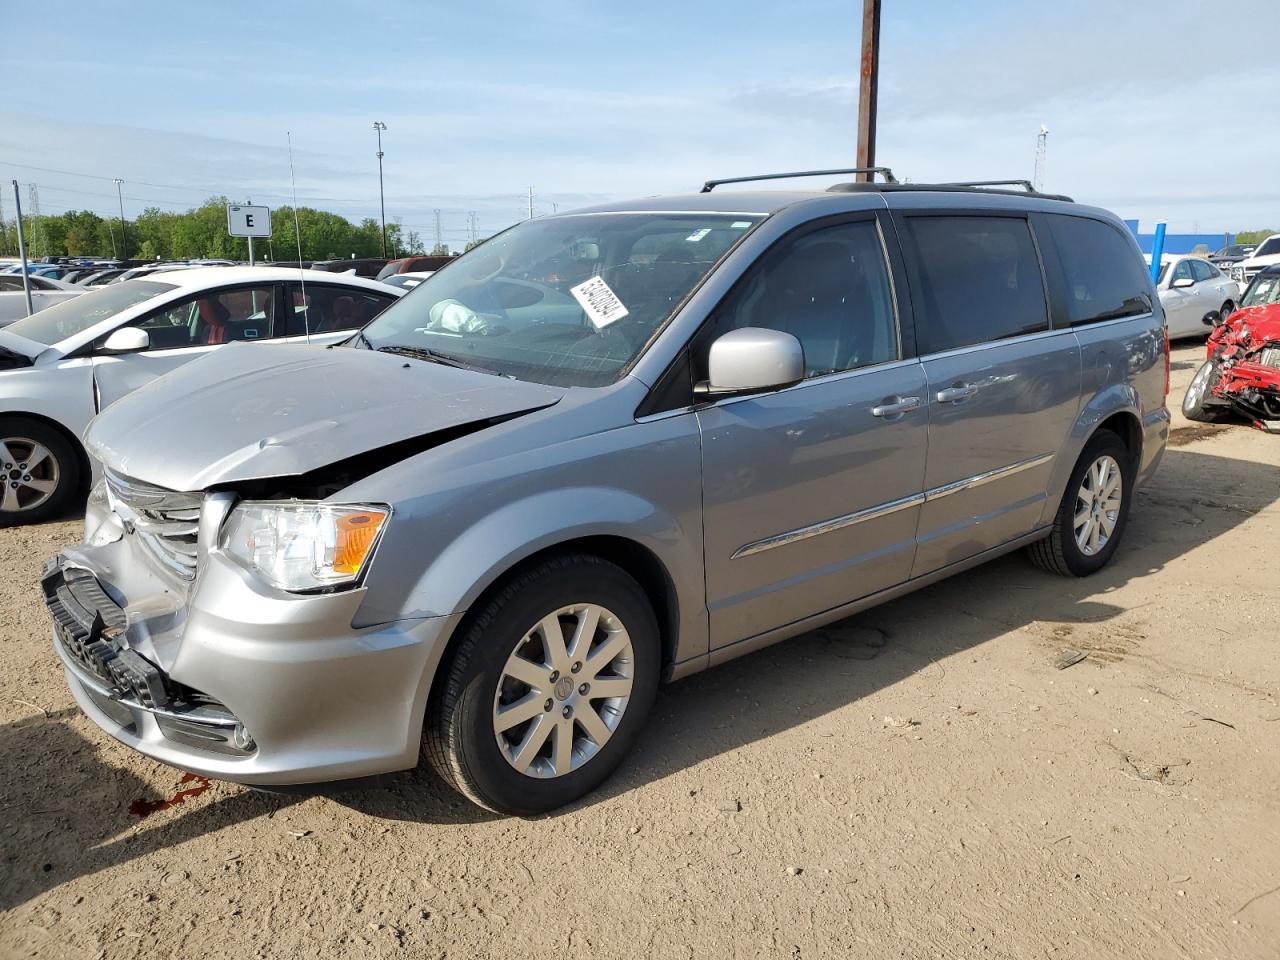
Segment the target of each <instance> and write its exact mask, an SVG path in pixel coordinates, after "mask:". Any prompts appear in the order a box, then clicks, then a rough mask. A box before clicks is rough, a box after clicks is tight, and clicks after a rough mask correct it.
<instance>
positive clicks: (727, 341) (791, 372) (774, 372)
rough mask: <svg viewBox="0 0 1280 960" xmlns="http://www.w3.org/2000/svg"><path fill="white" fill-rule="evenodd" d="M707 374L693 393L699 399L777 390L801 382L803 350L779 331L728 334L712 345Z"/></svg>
mask: <svg viewBox="0 0 1280 960" xmlns="http://www.w3.org/2000/svg"><path fill="white" fill-rule="evenodd" d="M707 374H708V379H707V380H706V381H704V382H702V383H699V384H697V385H696V386H695V387H694V390H693V392H694V393H695V394H696V395H698V396H700V397H723V396H730V395H732V394H739V393H756V392H759V391H762V390H780V389H781V388H783V387H789V386H791V385H792V384H796V383H799V382H800V381H801V380H803V379H804V348H803V347H802V346H800V341H799V340H797V339H796V338H795V337H793V336H792V335H791V334H789V333H783V332H782V331H781V330H767V329H765V328H764V327H743V328H742V329H741V330H730V331H729V332H728V333H726V334H722V335H721V336H720V337H718V338H717V339H716V341H715V342H714V343H712V344H711V352H710V355H709V356H708V358H707Z"/></svg>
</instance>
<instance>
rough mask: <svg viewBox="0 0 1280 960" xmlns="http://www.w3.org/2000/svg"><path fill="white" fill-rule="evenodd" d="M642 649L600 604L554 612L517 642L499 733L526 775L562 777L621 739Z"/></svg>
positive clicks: (506, 674)
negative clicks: (637, 655) (621, 725)
mask: <svg viewBox="0 0 1280 960" xmlns="http://www.w3.org/2000/svg"><path fill="white" fill-rule="evenodd" d="M634 668H635V651H634V649H633V648H632V643H631V637H630V635H629V634H628V633H627V630H626V627H625V626H623V624H622V621H621V620H620V619H619V618H618V617H617V616H615V615H614V614H613V613H611V612H610V611H609V610H607V609H605V608H604V607H602V606H600V605H598V604H593V603H580V604H572V605H570V606H567V607H562V608H560V609H559V610H556V611H554V612H552V613H549V614H547V615H546V616H545V617H543V618H542V619H541V620H539V621H538V623H537V624H535V625H534V626H533V627H531V628H530V629H529V630H528V631H527V632H526V633H525V635H524V636H523V637H522V638H521V639H520V642H519V643H517V644H516V647H515V649H514V650H513V651H512V653H511V656H509V657H508V658H507V662H506V665H505V666H504V667H503V668H502V676H501V679H500V680H499V681H498V689H497V692H496V693H495V695H494V700H493V732H494V735H495V736H496V737H497V740H498V747H499V748H500V749H501V751H502V755H503V756H504V757H505V758H506V760H507V762H508V763H509V764H511V766H512V767H514V768H515V769H516V770H518V771H519V772H520V773H522V774H524V775H525V776H529V777H536V778H539V779H549V778H552V777H562V776H564V775H565V774H567V773H571V772H572V771H574V770H577V769H578V768H580V767H581V766H582V765H583V764H585V763H586V762H587V761H589V760H590V759H591V758H592V757H593V756H595V755H596V754H597V753H598V752H599V751H600V750H601V749H602V748H603V747H604V745H605V744H606V743H608V742H609V738H610V737H612V736H613V733H614V731H615V730H617V729H618V724H619V722H620V721H621V720H622V715H623V713H624V712H625V711H626V709H627V703H628V702H629V701H630V699H631V689H632V680H633V677H634Z"/></svg>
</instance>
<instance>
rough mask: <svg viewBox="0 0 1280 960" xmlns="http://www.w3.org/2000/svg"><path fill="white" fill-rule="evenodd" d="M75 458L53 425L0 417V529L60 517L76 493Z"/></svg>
mask: <svg viewBox="0 0 1280 960" xmlns="http://www.w3.org/2000/svg"><path fill="white" fill-rule="evenodd" d="M81 477H82V470H81V466H80V456H79V454H78V452H77V451H76V449H75V446H74V445H73V444H72V441H70V440H69V439H67V437H66V435H65V434H64V433H62V431H60V430H58V429H57V428H56V427H52V426H50V425H49V424H47V423H44V422H42V421H40V420H33V419H31V418H29V417H0V483H2V484H3V485H2V486H0V527H12V526H18V525H19V524H24V523H41V522H43V521H45V520H49V519H51V518H53V517H58V516H61V515H62V514H63V513H65V512H66V511H67V509H68V508H69V507H70V506H71V501H72V500H73V499H74V498H75V497H76V496H77V495H78V494H79V492H80V487H81Z"/></svg>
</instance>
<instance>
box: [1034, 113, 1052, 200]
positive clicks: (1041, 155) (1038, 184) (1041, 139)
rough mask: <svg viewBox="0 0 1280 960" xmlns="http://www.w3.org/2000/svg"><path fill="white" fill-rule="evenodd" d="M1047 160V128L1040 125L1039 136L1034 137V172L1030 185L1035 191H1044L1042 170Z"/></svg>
mask: <svg viewBox="0 0 1280 960" xmlns="http://www.w3.org/2000/svg"><path fill="white" fill-rule="evenodd" d="M1048 159H1049V128H1048V127H1046V126H1045V125H1044V124H1043V123H1042V124H1040V134H1039V136H1037V137H1036V172H1035V175H1034V176H1033V177H1032V183H1033V184H1034V186H1035V188H1036V190H1037V191H1041V190H1043V189H1044V168H1045V164H1046V163H1047V162H1048Z"/></svg>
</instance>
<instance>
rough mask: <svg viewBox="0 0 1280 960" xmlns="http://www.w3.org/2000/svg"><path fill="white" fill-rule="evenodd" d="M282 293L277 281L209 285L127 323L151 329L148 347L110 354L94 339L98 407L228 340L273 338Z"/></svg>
mask: <svg viewBox="0 0 1280 960" xmlns="http://www.w3.org/2000/svg"><path fill="white" fill-rule="evenodd" d="M279 297H280V285H279V284H277V283H257V284H244V285H242V286H238V287H229V288H219V289H216V290H206V291H204V292H203V293H199V294H196V295H194V296H191V297H187V298H185V299H183V300H179V301H177V302H176V303H169V304H167V305H165V306H163V307H160V308H158V309H156V310H154V311H152V312H151V313H148V314H144V315H143V316H141V317H139V318H138V319H137V320H134V321H133V322H132V323H130V324H129V326H132V327H138V328H140V329H142V330H146V331H147V335H148V337H149V338H150V340H151V346H150V347H149V348H148V349H146V350H144V351H142V352H140V353H129V354H110V353H105V352H103V351H102V349H101V346H102V344H101V342H99V343H98V344H95V351H96V352H95V357H94V387H95V390H96V395H97V409H98V410H100V411H101V410H103V409H105V408H106V407H107V406H109V405H110V404H112V403H115V401H117V400H119V399H120V398H121V397H123V396H125V395H126V394H129V393H132V392H133V391H134V390H137V389H138V388H139V387H141V386H143V385H145V384H148V383H150V382H151V381H152V380H154V379H156V378H157V377H162V376H164V375H165V374H166V373H170V372H172V371H174V370H176V369H178V367H180V366H182V365H183V364H184V363H190V362H191V361H192V360H195V359H196V358H197V357H201V356H204V355H205V354H207V353H209V352H211V351H213V350H216V349H217V348H218V347H219V346H221V345H223V344H225V343H232V342H236V341H258V340H266V339H269V338H270V336H271V330H272V324H273V322H274V319H275V316H276V314H277V312H278V307H279V303H278V299H279ZM103 339H104V340H105V339H106V338H105V337H104V338H103Z"/></svg>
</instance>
